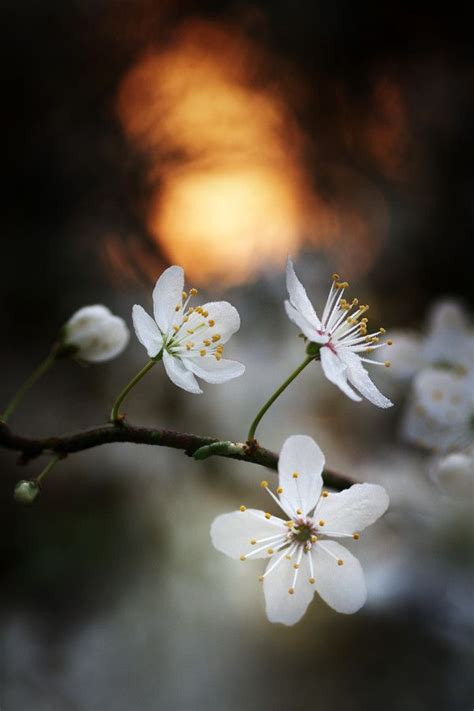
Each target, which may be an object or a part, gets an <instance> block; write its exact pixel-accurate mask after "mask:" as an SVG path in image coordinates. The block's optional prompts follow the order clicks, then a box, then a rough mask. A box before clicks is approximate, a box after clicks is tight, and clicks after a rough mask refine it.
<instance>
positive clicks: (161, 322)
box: [153, 267, 184, 334]
mask: <svg viewBox="0 0 474 711" xmlns="http://www.w3.org/2000/svg"><path fill="white" fill-rule="evenodd" d="M183 289H184V271H183V268H182V267H168V269H165V271H164V272H163V274H162V275H161V276H160V277H159V279H158V281H157V282H156V284H155V288H154V289H153V313H154V316H155V321H156V323H157V324H158V326H159V327H160V328H161V330H162V332H163V333H165V334H166V333H168V331H169V329H170V328H171V326H172V324H173V318H174V317H175V314H176V311H175V309H176V306H178V305H181V303H182V296H183Z"/></svg>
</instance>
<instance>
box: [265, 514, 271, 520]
mask: <svg viewBox="0 0 474 711" xmlns="http://www.w3.org/2000/svg"><path fill="white" fill-rule="evenodd" d="M271 517H272V515H271V514H269V513H266V514H265V518H266V519H267V521H268V519H269V518H271Z"/></svg>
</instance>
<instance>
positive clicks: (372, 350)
mask: <svg viewBox="0 0 474 711" xmlns="http://www.w3.org/2000/svg"><path fill="white" fill-rule="evenodd" d="M365 352H366V353H373V352H374V349H373V348H366V349H365Z"/></svg>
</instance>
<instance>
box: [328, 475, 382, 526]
mask: <svg viewBox="0 0 474 711" xmlns="http://www.w3.org/2000/svg"><path fill="white" fill-rule="evenodd" d="M388 504H389V499H388V495H387V492H386V491H385V489H384V488H383V486H378V485H377V484H354V485H353V486H351V487H350V489H346V490H345V491H341V492H340V493H338V494H332V493H331V494H329V496H327V497H326V498H322V499H321V503H320V505H319V506H318V510H317V511H318V513H317V518H318V519H322V520H323V521H324V533H325V534H326V535H328V536H335V537H337V536H338V535H344V534H349V535H352V534H353V533H357V532H358V531H362V530H363V529H364V528H367V526H370V525H371V524H372V523H374V521H376V520H377V519H378V518H379V517H380V516H382V514H383V513H385V511H386V510H387V508H388Z"/></svg>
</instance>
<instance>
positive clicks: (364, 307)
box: [360, 306, 369, 323]
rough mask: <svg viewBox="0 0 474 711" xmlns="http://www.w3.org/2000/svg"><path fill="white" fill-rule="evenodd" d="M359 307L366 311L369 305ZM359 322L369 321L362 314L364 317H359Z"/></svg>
mask: <svg viewBox="0 0 474 711" xmlns="http://www.w3.org/2000/svg"><path fill="white" fill-rule="evenodd" d="M360 308H361V309H364V311H367V309H368V308H369V307H368V306H361V307H360ZM360 322H361V323H368V322H369V319H368V318H367V317H366V316H364V318H361V320H360Z"/></svg>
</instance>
